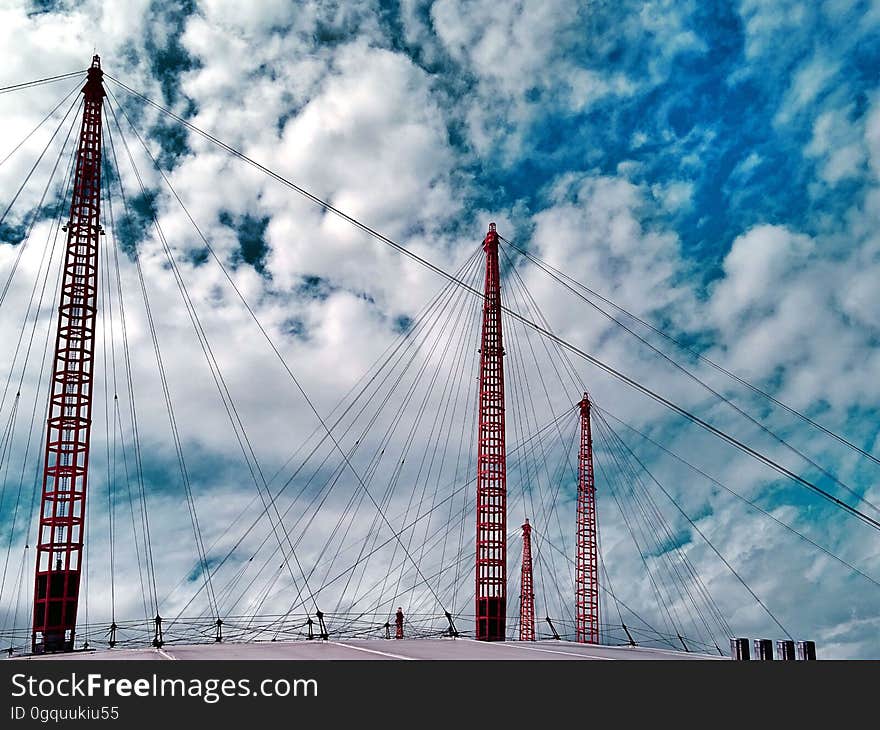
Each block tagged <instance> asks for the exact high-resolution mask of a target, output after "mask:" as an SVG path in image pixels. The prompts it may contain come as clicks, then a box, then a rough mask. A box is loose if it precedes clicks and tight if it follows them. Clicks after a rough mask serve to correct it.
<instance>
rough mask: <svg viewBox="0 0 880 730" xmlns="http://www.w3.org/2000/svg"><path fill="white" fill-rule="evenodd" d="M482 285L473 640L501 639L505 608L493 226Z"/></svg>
mask: <svg viewBox="0 0 880 730" xmlns="http://www.w3.org/2000/svg"><path fill="white" fill-rule="evenodd" d="M483 250H484V251H485V252H486V289H485V296H484V298H483V334H482V337H481V340H480V395H479V406H480V411H479V419H480V420H479V433H478V436H477V438H478V444H477V561H476V612H475V614H476V638H477V639H479V640H481V641H504V630H505V623H506V622H505V617H506V607H507V553H506V549H507V547H506V535H507V457H506V450H505V446H504V346H503V343H502V338H501V276H500V273H499V268H498V234H497V233H496V232H495V224H494V223H490V224H489V232H488V233H487V234H486V238H485V239H484V240H483Z"/></svg>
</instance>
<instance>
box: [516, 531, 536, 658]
mask: <svg viewBox="0 0 880 730" xmlns="http://www.w3.org/2000/svg"><path fill="white" fill-rule="evenodd" d="M522 531H523V534H522V540H523V553H522V580H521V581H520V588H519V640H520V641H534V640H535V591H534V588H533V587H532V585H533V581H532V526H531V525H530V524H529V520H528V518H526V523H525V524H524V525H523V526H522Z"/></svg>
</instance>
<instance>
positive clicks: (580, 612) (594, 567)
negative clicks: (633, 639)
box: [575, 393, 599, 644]
mask: <svg viewBox="0 0 880 730" xmlns="http://www.w3.org/2000/svg"><path fill="white" fill-rule="evenodd" d="M578 406H579V408H580V414H581V448H580V452H579V454H578V492H577V557H576V560H575V604H576V611H575V623H576V629H577V640H578V641H579V642H581V643H590V644H598V643H599V549H598V544H597V543H598V528H597V522H596V485H595V481H594V477H593V435H592V431H591V429H590V397H589V396H588V395H587V394H586V393H584V398H583V400H582V401H581V402H580V403H579V404H578Z"/></svg>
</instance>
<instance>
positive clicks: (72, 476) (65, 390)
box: [31, 56, 104, 652]
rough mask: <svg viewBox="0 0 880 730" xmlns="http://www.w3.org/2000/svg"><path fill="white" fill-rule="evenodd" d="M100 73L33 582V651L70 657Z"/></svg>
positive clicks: (87, 404) (88, 417)
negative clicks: (52, 652)
mask: <svg viewBox="0 0 880 730" xmlns="http://www.w3.org/2000/svg"><path fill="white" fill-rule="evenodd" d="M102 80H103V72H102V71H101V60H100V58H99V57H98V56H95V57H94V58H93V59H92V65H91V68H89V71H88V80H87V82H86V85H85V87H84V88H83V94H84V95H85V100H84V103H83V118H82V127H81V130H80V135H79V146H78V149H77V155H76V168H75V173H74V175H75V176H74V184H73V197H72V200H71V204H70V220H69V221H68V223H67V226H66V227H65V228H66V231H67V243H66V249H65V254H64V271H63V279H62V283H61V301H60V304H59V307H58V328H57V332H56V338H55V361H54V368H53V371H52V381H51V393H50V400H49V413H48V422H47V429H46V451H45V462H44V466H43V492H42V500H41V504H40V527H39V535H38V538H37V563H36V576H35V581H34V623H33V632H32V634H31V645H32V650H33V651H35V652H41V651H71V650H72V649H73V642H74V636H75V634H76V610H77V604H78V601H79V580H80V571H81V568H82V548H83V526H84V523H85V505H86V480H87V476H88V469H89V436H90V431H91V422H92V384H93V378H92V368H93V364H94V350H95V317H96V313H97V294H98V238H99V236H100V234H101V224H100V202H101V106H102V104H103V99H104V87H103V82H102Z"/></svg>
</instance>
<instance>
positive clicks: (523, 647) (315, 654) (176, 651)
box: [18, 639, 727, 661]
mask: <svg viewBox="0 0 880 730" xmlns="http://www.w3.org/2000/svg"><path fill="white" fill-rule="evenodd" d="M18 658H19V659H37V660H46V659H55V660H67V659H76V660H83V659H86V660H88V659H115V660H133V659H138V660H144V659H148V660H149V659H152V660H158V661H161V660H174V659H223V660H237V659H238V660H241V659H243V660H256V659H277V660H285V659H306V660H311V659H317V660H321V659H352V660H401V659H403V660H409V659H465V660H483V659H509V660H528V659H533V660H534V659H540V660H548V659H550V660H562V661H583V660H592V661H602V660H614V659H726V658H727V657H720V656H715V655H706V654H696V653H685V652H683V651H671V650H669V649H651V648H646V647H630V646H600V645H594V644H575V643H572V642H567V641H534V642H519V641H507V642H491V643H490V642H483V641H474V640H473V639H410V640H407V639H401V640H394V639H392V640H381V639H352V640H341V641H278V642H261V643H251V644H235V643H222V644H174V645H166V646H165V647H163V648H162V649H154V648H152V647H144V648H141V649H102V650H98V651H86V652H82V651H80V652H75V653H72V654H53V655H49V656H33V657H18Z"/></svg>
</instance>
